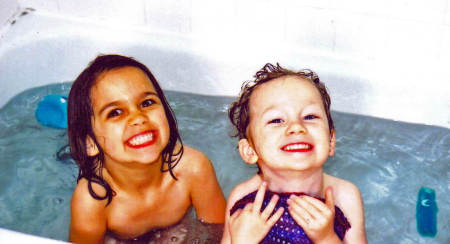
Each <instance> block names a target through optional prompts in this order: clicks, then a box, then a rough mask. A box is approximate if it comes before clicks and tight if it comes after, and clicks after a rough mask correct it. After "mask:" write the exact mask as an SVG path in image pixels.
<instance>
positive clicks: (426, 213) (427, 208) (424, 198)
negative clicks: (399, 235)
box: [416, 187, 438, 237]
mask: <svg viewBox="0 0 450 244" xmlns="http://www.w3.org/2000/svg"><path fill="white" fill-rule="evenodd" d="M437 212H438V207H437V203H436V193H435V192H434V190H433V189H431V188H428V187H422V188H420V190H419V194H418V196H417V206H416V222H417V231H418V232H419V234H420V235H421V236H424V237H435V236H436V234H437Z"/></svg>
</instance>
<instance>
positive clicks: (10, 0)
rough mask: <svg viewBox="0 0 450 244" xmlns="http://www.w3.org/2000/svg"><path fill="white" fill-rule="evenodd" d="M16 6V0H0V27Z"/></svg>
mask: <svg viewBox="0 0 450 244" xmlns="http://www.w3.org/2000/svg"><path fill="white" fill-rule="evenodd" d="M18 8H19V4H18V3H17V0H2V1H1V2H0V27H1V26H3V25H4V24H5V23H6V22H7V21H8V20H9V18H10V17H11V16H12V15H13V14H14V13H15V12H16V11H17V9H18Z"/></svg>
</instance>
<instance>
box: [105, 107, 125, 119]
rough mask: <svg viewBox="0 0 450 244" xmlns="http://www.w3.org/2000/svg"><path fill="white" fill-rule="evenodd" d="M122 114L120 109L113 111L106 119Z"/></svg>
mask: <svg viewBox="0 0 450 244" xmlns="http://www.w3.org/2000/svg"><path fill="white" fill-rule="evenodd" d="M122 113H123V111H122V110H120V109H113V110H111V111H110V112H109V113H108V115H107V117H108V118H113V117H117V116H119V115H121V114H122Z"/></svg>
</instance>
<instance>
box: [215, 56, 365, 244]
mask: <svg viewBox="0 0 450 244" xmlns="http://www.w3.org/2000/svg"><path fill="white" fill-rule="evenodd" d="M255 78H256V79H255V80H254V81H251V82H248V83H246V84H244V86H243V87H242V90H241V94H240V97H239V98H238V99H237V100H236V101H235V102H234V103H233V104H232V105H231V107H230V109H229V117H230V119H231V122H232V123H233V125H234V126H235V127H236V129H237V136H239V139H240V141H239V144H238V148H239V152H240V154H241V157H242V159H243V160H244V161H245V162H246V163H248V164H257V165H258V168H259V172H258V174H257V175H255V176H253V177H252V178H250V179H249V180H247V181H245V182H243V183H241V184H239V185H238V186H237V187H235V188H234V189H233V191H232V192H231V194H230V197H229V199H228V205H227V212H226V219H225V231H224V235H223V238H222V243H223V244H225V243H234V244H241V243H245V244H251V243H357V244H360V243H366V237H365V228H364V210H363V203H362V199H361V194H360V192H359V190H358V188H357V187H356V186H355V185H353V184H352V183H350V182H348V181H345V180H343V179H339V178H336V177H333V176H331V175H328V174H326V173H324V172H323V168H322V166H323V164H324V163H325V161H326V160H327V158H328V157H329V156H332V155H333V154H334V151H335V131H334V125H333V120H332V118H331V114H330V97H329V95H328V93H327V90H326V88H325V86H324V85H323V83H321V82H320V80H319V78H318V77H317V76H316V74H315V73H314V72H312V71H310V70H302V71H300V72H293V71H290V70H287V69H284V68H282V67H280V66H279V65H278V64H277V65H276V66H274V65H272V64H267V65H265V66H264V67H263V69H261V70H260V71H258V72H257V73H256V75H255Z"/></svg>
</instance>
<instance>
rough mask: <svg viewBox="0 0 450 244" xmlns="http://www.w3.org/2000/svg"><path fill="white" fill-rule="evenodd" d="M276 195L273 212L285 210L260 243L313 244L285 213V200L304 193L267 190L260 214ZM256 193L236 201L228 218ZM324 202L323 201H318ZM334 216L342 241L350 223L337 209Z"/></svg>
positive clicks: (335, 230) (249, 201)
mask: <svg viewBox="0 0 450 244" xmlns="http://www.w3.org/2000/svg"><path fill="white" fill-rule="evenodd" d="M274 194H276V195H278V196H279V197H280V199H279V200H278V202H277V205H276V207H275V209H274V212H275V211H276V210H277V209H278V208H280V207H283V208H284V209H285V211H284V213H283V215H282V216H281V217H280V219H279V220H278V221H277V223H275V225H274V226H273V227H272V229H270V231H269V233H267V235H266V236H265V237H264V239H263V240H262V241H261V242H260V243H264V244H268V243H284V244H287V243H300V244H310V243H313V242H312V241H311V240H310V239H309V238H308V236H307V235H306V233H305V232H304V231H303V229H302V227H300V225H298V224H297V223H296V222H295V220H294V219H293V218H292V216H291V215H290V214H289V211H287V209H288V207H289V205H288V204H287V202H286V201H287V199H289V196H290V195H292V194H294V195H297V196H300V195H306V194H305V193H298V192H292V193H290V192H288V193H275V192H272V191H269V190H267V191H266V193H265V194H264V201H263V204H262V209H261V212H262V211H263V210H264V208H265V207H266V206H267V204H269V202H270V199H271V198H272V196H273V195H274ZM255 196H256V191H254V192H252V193H250V194H248V195H246V196H245V197H243V198H242V199H240V200H239V201H237V202H236V203H235V204H234V206H233V208H231V210H230V216H231V215H232V214H233V213H234V212H235V211H236V210H238V209H243V208H244V207H245V205H246V204H247V203H251V202H253V201H254V200H255ZM319 200H321V201H322V202H324V201H325V200H324V199H319ZM335 210H336V211H335V216H334V232H336V234H337V235H338V237H339V239H341V240H343V239H344V236H345V232H346V231H347V230H348V229H349V228H350V223H349V222H348V221H347V218H346V217H345V216H344V213H343V212H342V211H341V209H340V208H339V207H337V206H336V207H335Z"/></svg>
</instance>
